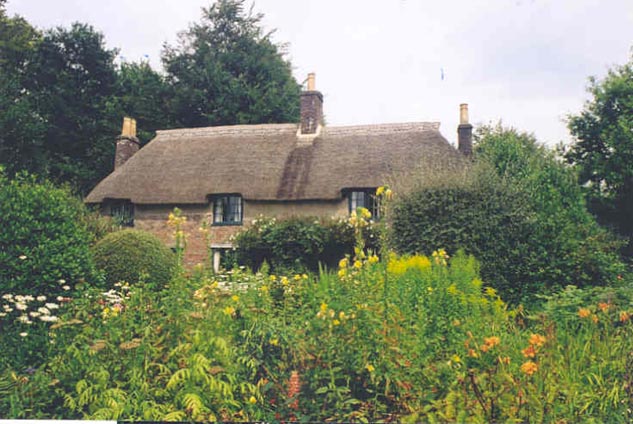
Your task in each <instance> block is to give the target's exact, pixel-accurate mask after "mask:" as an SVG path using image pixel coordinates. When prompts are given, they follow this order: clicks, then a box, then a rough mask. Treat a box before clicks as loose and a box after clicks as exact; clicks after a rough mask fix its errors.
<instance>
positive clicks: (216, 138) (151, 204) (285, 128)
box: [85, 74, 472, 265]
mask: <svg viewBox="0 0 633 424" xmlns="http://www.w3.org/2000/svg"><path fill="white" fill-rule="evenodd" d="M460 121H461V124H460V126H459V128H458V140H459V141H458V149H455V148H454V147H452V146H451V145H450V144H449V143H448V141H447V140H446V139H445V138H444V137H443V136H442V134H440V132H439V123H435V122H420V123H403V124H381V125H358V126H342V127H330V126H324V125H323V95H322V94H321V93H320V92H319V91H316V90H315V88H314V75H313V74H310V76H309V78H308V85H307V91H304V92H303V93H302V94H301V122H300V123H299V124H265V125H235V126H221V127H209V128H186V129H175V130H164V131H157V134H156V137H155V138H154V139H153V140H152V141H150V142H149V143H148V144H147V145H145V146H144V147H143V148H142V149H139V147H140V146H139V142H138V139H137V138H136V137H135V133H136V129H135V126H136V123H135V121H134V120H131V119H129V118H126V119H125V120H124V125H123V132H122V135H121V136H120V137H118V139H117V146H116V159H115V169H114V172H112V173H111V174H110V175H108V176H107V177H106V178H105V179H104V180H103V181H101V182H100V183H99V184H98V185H97V186H96V187H95V188H94V189H93V190H92V192H91V193H90V194H89V195H88V196H87V197H86V199H85V201H86V203H89V204H98V205H100V207H101V211H102V213H104V214H108V215H117V216H119V218H120V219H123V220H124V221H125V222H126V223H127V224H128V225H130V226H134V227H136V228H140V229H143V230H147V231H150V232H153V233H155V234H156V235H158V236H159V237H161V238H162V239H163V240H164V241H165V242H166V243H170V242H173V241H172V240H171V234H170V230H169V229H168V228H167V226H166V225H165V221H166V218H167V215H168V214H169V212H170V211H171V210H173V208H174V207H178V208H180V209H181V210H182V211H183V214H184V215H185V216H186V217H187V224H186V229H185V230H186V232H187V233H188V239H187V251H186V255H185V259H186V262H188V263H189V264H192V263H196V262H201V261H203V260H204V259H205V258H206V257H207V245H206V241H205V237H204V236H203V234H202V233H201V232H200V231H199V228H200V226H201V224H202V223H203V222H207V223H208V224H209V226H210V227H209V228H210V242H211V248H213V249H214V252H216V253H215V254H214V262H216V265H217V263H218V262H219V253H220V251H221V250H222V249H227V248H230V247H231V244H230V236H231V235H233V234H235V233H236V232H237V231H239V230H240V229H242V228H243V225H248V224H249V223H250V222H251V221H252V220H253V219H255V218H256V217H258V216H259V215H265V216H275V217H289V216H293V215H294V216H300V215H307V216H328V217H331V216H346V215H348V214H349V212H350V211H351V210H355V209H356V207H359V206H364V207H367V208H368V209H369V210H370V211H371V210H373V211H375V210H376V208H375V204H374V198H373V194H374V193H375V190H376V188H377V187H379V186H381V185H383V184H384V183H385V182H386V181H387V179H388V178H389V176H390V175H391V176H393V175H398V174H401V173H404V172H406V171H407V170H411V169H413V168H416V167H425V166H437V165H438V164H442V163H447V164H448V163H451V162H453V163H454V162H455V161H461V160H462V158H463V157H464V155H470V153H471V149H472V141H471V140H472V126H471V125H470V124H469V123H468V110H467V106H466V105H462V106H461V118H460Z"/></svg>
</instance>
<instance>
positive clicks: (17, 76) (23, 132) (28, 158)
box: [0, 2, 45, 174]
mask: <svg viewBox="0 0 633 424" xmlns="http://www.w3.org/2000/svg"><path fill="white" fill-rule="evenodd" d="M3 4H4V2H0V164H3V165H4V166H5V167H6V171H7V172H8V173H9V174H14V173H15V172H17V171H19V170H22V169H28V170H31V171H40V170H41V169H40V166H39V165H40V164H41V163H42V158H43V157H44V156H45V153H44V150H43V132H44V122H43V119H42V117H41V116H39V114H38V113H37V112H36V110H35V106H34V105H35V103H36V102H35V99H34V97H33V95H32V93H30V92H29V91H27V90H25V89H24V81H25V79H26V77H27V75H26V72H25V69H26V67H27V65H28V64H29V63H30V61H31V60H32V57H33V55H34V52H35V49H36V48H37V45H38V44H39V42H40V40H41V34H40V33H39V32H38V31H37V30H36V29H35V28H33V27H32V26H31V25H29V23H28V22H27V21H25V20H24V19H23V18H21V17H19V16H14V17H11V18H10V17H8V16H6V13H5V10H4V5H3Z"/></svg>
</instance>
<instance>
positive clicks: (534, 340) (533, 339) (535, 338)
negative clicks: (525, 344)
mask: <svg viewBox="0 0 633 424" xmlns="http://www.w3.org/2000/svg"><path fill="white" fill-rule="evenodd" d="M546 341H547V339H546V338H545V336H541V335H540V334H532V335H531V336H530V340H529V343H530V344H531V345H533V346H537V347H541V346H543V345H544V344H545V342H546Z"/></svg>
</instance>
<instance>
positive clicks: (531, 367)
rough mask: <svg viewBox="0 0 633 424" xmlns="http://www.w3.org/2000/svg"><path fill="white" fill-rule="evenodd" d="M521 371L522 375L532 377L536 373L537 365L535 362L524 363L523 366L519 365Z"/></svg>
mask: <svg viewBox="0 0 633 424" xmlns="http://www.w3.org/2000/svg"><path fill="white" fill-rule="evenodd" d="M521 371H522V372H523V373H524V374H527V375H532V374H534V373H535V372H536V371H538V365H537V364H536V362H532V361H527V362H524V363H523V365H521Z"/></svg>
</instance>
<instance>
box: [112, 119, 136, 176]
mask: <svg viewBox="0 0 633 424" xmlns="http://www.w3.org/2000/svg"><path fill="white" fill-rule="evenodd" d="M140 148H141V143H140V142H139V140H138V138H136V119H132V118H128V117H127V116H126V117H125V118H123V129H122V130H121V135H120V136H118V137H117V138H116V152H115V154H114V169H117V168H118V167H120V166H121V165H123V164H124V163H125V162H127V160H128V159H129V158H131V157H132V156H134V154H135V153H136V152H138V149H140Z"/></svg>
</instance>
